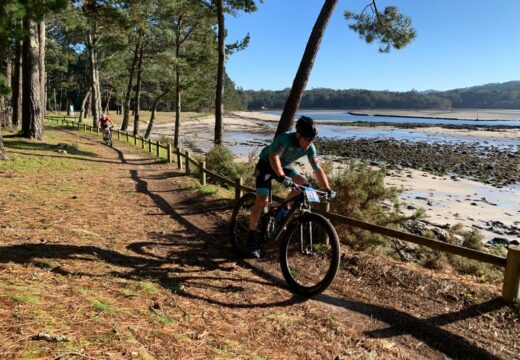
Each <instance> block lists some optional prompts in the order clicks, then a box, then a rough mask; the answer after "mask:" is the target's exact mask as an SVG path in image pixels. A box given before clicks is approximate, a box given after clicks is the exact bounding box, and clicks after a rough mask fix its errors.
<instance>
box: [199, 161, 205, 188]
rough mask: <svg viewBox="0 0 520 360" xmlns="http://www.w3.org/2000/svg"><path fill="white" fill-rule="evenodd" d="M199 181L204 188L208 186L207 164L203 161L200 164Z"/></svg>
mask: <svg viewBox="0 0 520 360" xmlns="http://www.w3.org/2000/svg"><path fill="white" fill-rule="evenodd" d="M199 172H200V174H199V180H200V183H201V184H202V186H206V162H205V161H201V162H200V164H199Z"/></svg>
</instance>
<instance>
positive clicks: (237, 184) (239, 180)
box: [235, 178, 243, 201]
mask: <svg viewBox="0 0 520 360" xmlns="http://www.w3.org/2000/svg"><path fill="white" fill-rule="evenodd" d="M242 182H243V180H242V178H236V179H235V201H238V200H239V199H240V198H241V197H242Z"/></svg>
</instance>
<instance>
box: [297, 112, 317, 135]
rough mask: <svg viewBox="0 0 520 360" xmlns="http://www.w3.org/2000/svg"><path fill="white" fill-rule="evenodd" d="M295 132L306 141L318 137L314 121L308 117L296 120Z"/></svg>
mask: <svg viewBox="0 0 520 360" xmlns="http://www.w3.org/2000/svg"><path fill="white" fill-rule="evenodd" d="M296 131H297V132H299V133H300V134H301V135H302V136H303V137H305V138H308V139H314V138H315V137H316V136H317V135H318V129H316V125H315V124H314V120H312V118H310V117H308V116H302V117H301V118H299V119H298V121H297V122H296Z"/></svg>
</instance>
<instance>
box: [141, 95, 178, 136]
mask: <svg viewBox="0 0 520 360" xmlns="http://www.w3.org/2000/svg"><path fill="white" fill-rule="evenodd" d="M172 87H173V85H170V86H168V88H167V89H166V90H164V91H163V92H162V93H161V94H160V95H159V96H157V97H156V98H155V100H154V101H153V104H152V109H151V111H152V114H151V115H150V122H149V123H148V127H147V128H146V133H145V134H144V137H145V138H146V139H148V138H149V137H150V134H151V133H152V128H153V124H154V122H155V118H156V116H157V107H158V106H159V101H161V99H162V98H163V97H165V96H166V94H168V93H169V92H170V90H171V89H172Z"/></svg>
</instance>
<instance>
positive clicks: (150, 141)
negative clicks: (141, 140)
mask: <svg viewBox="0 0 520 360" xmlns="http://www.w3.org/2000/svg"><path fill="white" fill-rule="evenodd" d="M148 152H149V153H151V152H152V140H151V139H150V138H149V139H148Z"/></svg>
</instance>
